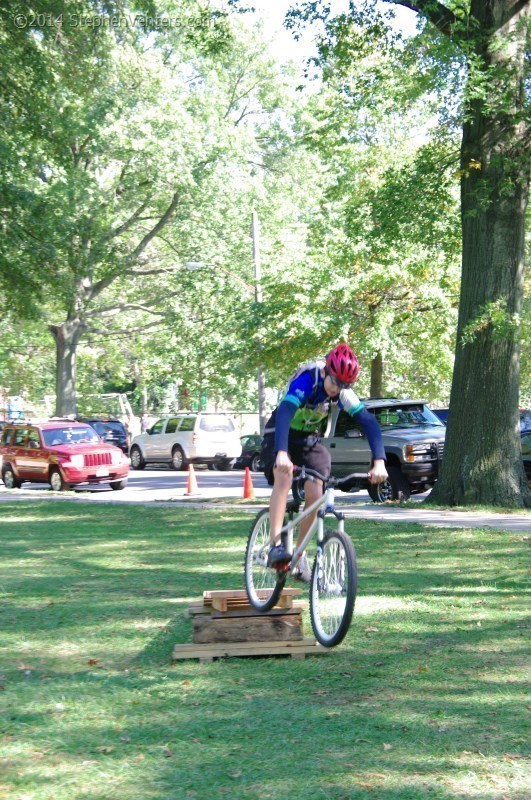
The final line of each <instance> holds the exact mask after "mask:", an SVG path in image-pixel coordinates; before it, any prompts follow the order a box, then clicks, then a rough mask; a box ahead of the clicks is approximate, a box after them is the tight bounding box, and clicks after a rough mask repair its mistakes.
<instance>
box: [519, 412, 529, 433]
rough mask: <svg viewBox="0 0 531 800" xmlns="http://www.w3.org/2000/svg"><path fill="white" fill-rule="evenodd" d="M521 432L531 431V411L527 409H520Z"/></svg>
mask: <svg viewBox="0 0 531 800" xmlns="http://www.w3.org/2000/svg"><path fill="white" fill-rule="evenodd" d="M520 430H521V431H531V411H530V410H529V409H527V408H521V409H520Z"/></svg>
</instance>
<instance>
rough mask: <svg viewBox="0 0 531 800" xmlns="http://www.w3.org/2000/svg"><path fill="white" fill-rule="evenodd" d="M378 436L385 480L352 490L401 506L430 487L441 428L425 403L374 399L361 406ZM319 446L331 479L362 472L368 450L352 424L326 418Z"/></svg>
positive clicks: (339, 414)
mask: <svg viewBox="0 0 531 800" xmlns="http://www.w3.org/2000/svg"><path fill="white" fill-rule="evenodd" d="M363 403H364V405H365V407H366V408H367V411H369V412H370V413H371V414H374V416H375V417H376V419H377V420H378V424H379V426H380V429H381V432H382V440H383V444H384V447H385V457H386V461H387V472H388V474H389V480H388V481H386V482H385V483H383V484H381V485H379V486H375V485H372V484H369V483H368V481H364V482H363V483H358V484H353V486H352V487H351V488H352V489H356V488H357V489H367V490H368V492H369V494H370V496H371V498H372V499H373V500H374V501H375V502H383V501H385V500H398V499H404V500H407V499H408V497H409V496H410V495H411V494H414V493H416V492H423V491H425V490H426V489H429V488H431V487H432V486H433V484H434V483H435V481H436V480H437V476H438V474H439V463H440V461H441V459H442V456H443V451H444V439H445V434H446V426H445V425H444V423H442V422H441V420H440V419H439V418H438V417H436V416H435V414H434V413H433V411H430V409H429V408H428V406H427V405H426V404H425V403H422V402H419V401H416V400H398V399H395V398H379V399H373V400H364V401H363ZM323 444H324V445H325V447H326V448H327V449H328V450H330V455H331V458H332V473H333V474H334V475H337V476H338V477H340V476H342V475H348V474H350V473H351V472H365V471H366V470H367V471H368V469H369V465H370V462H371V450H370V447H369V443H368V441H367V439H366V438H365V436H364V434H363V432H362V431H361V429H360V428H359V426H358V425H357V424H356V421H355V418H352V417H350V416H349V415H348V414H347V413H346V412H345V411H337V410H336V412H335V413H334V415H333V416H332V419H331V421H330V425H329V429H328V430H327V433H326V436H325V437H324V439H323Z"/></svg>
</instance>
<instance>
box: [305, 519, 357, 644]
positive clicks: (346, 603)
mask: <svg viewBox="0 0 531 800" xmlns="http://www.w3.org/2000/svg"><path fill="white" fill-rule="evenodd" d="M356 586H357V570H356V553H355V552H354V547H353V545H352V542H351V541H350V538H349V537H348V536H347V535H346V533H343V532H341V531H325V534H324V538H323V543H322V545H321V546H320V547H319V548H318V550H317V554H316V556H315V561H314V564H313V570H312V582H311V586H310V618H311V621H312V628H313V632H314V634H315V638H316V639H317V641H318V642H319V643H320V644H322V645H323V646H324V647H334V645H336V644H339V643H340V642H341V641H343V639H344V638H345V635H346V633H347V631H348V629H349V625H350V623H351V620H352V613H353V611H354V602H355V600H356Z"/></svg>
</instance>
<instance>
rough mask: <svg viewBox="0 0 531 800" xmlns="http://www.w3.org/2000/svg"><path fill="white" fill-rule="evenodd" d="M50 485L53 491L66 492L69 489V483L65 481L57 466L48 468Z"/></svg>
mask: <svg viewBox="0 0 531 800" xmlns="http://www.w3.org/2000/svg"><path fill="white" fill-rule="evenodd" d="M50 486H51V487H52V491H54V492H66V491H67V490H68V489H70V484H69V483H66V481H65V480H64V479H63V476H62V475H61V473H60V472H59V470H58V469H57V467H53V469H51V470H50Z"/></svg>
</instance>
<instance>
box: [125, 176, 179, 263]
mask: <svg viewBox="0 0 531 800" xmlns="http://www.w3.org/2000/svg"><path fill="white" fill-rule="evenodd" d="M178 204H179V193H178V192H175V194H174V195H173V197H172V199H171V202H170V204H169V206H168V208H167V209H166V211H165V212H164V214H163V215H162V217H161V218H160V219H159V221H158V222H157V224H156V225H154V226H153V227H152V228H151V230H150V231H148V232H147V233H146V235H145V236H144V237H143V238H142V239H141V240H140V242H139V243H138V244H137V246H136V247H135V249H134V250H133V252H132V254H131V258H132V260H133V261H134V260H135V259H137V258H138V256H139V255H140V254H141V253H142V251H143V250H145V249H146V247H147V246H148V244H149V243H150V241H151V240H152V239H154V238H155V236H156V235H157V233H158V232H159V231H161V230H162V229H163V228H164V227H165V226H166V225H167V224H168V222H169V221H170V219H171V218H172V216H173V214H174V213H175V209H176V208H177V206H178Z"/></svg>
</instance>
